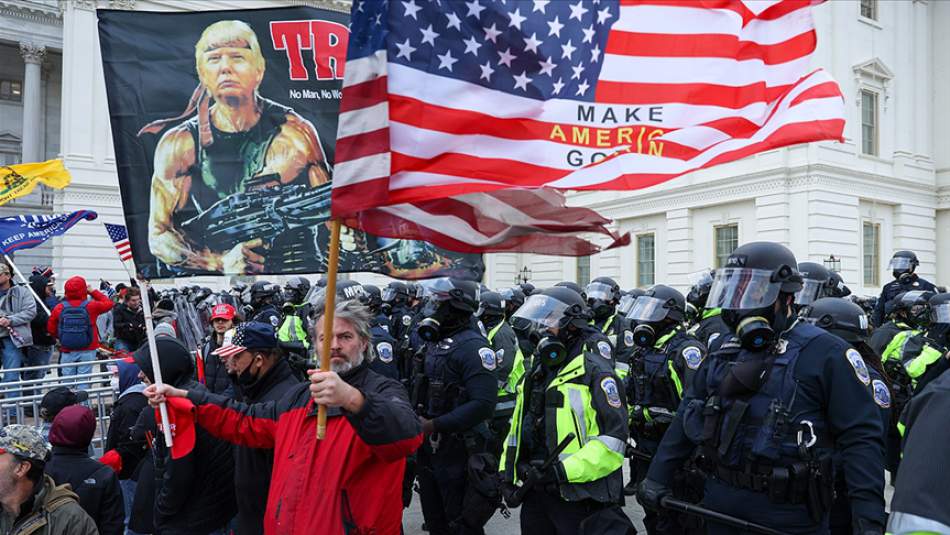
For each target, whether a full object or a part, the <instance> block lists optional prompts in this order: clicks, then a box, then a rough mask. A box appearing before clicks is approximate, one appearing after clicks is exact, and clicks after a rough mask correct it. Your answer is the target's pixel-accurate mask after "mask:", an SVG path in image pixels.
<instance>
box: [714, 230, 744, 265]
mask: <svg viewBox="0 0 950 535" xmlns="http://www.w3.org/2000/svg"><path fill="white" fill-rule="evenodd" d="M715 235H716V267H717V268H721V267H723V266H725V265H726V260H727V259H728V258H729V255H731V254H732V252H733V251H735V250H736V247H739V225H738V224H737V223H733V224H732V225H722V226H719V227H716V228H715Z"/></svg>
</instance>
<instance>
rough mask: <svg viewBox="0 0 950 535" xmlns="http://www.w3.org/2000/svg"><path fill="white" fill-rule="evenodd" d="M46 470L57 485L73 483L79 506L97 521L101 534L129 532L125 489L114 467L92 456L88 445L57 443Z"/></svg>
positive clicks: (114, 534) (112, 534)
mask: <svg viewBox="0 0 950 535" xmlns="http://www.w3.org/2000/svg"><path fill="white" fill-rule="evenodd" d="M45 470H46V473H47V474H48V475H49V476H50V477H52V478H53V481H55V482H56V484H57V485H63V484H66V483H69V485H70V486H71V487H72V490H73V492H75V493H76V494H77V495H78V496H79V505H80V506H82V508H83V510H84V511H86V513H87V514H88V515H89V516H90V517H92V519H93V521H95V523H96V527H97V528H99V533H100V535H122V534H123V533H125V505H124V502H123V500H122V489H121V487H119V478H118V477H117V476H116V474H115V472H113V471H112V469H111V468H109V467H108V466H106V465H104V464H102V463H100V462H98V461H95V460H93V459H90V458H89V457H88V456H87V455H86V449H85V448H83V449H77V448H67V447H65V446H54V447H53V455H52V458H51V459H50V461H49V462H48V463H46V469H45Z"/></svg>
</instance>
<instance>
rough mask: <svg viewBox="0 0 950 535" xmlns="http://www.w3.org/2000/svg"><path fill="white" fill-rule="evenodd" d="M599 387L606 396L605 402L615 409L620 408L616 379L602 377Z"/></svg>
mask: <svg viewBox="0 0 950 535" xmlns="http://www.w3.org/2000/svg"><path fill="white" fill-rule="evenodd" d="M600 389H601V390H603V391H604V395H605V396H607V404H608V405H610V406H611V407H613V408H615V409H619V408H620V389H619V387H617V380H616V379H614V378H613V377H604V378H603V379H601V380H600Z"/></svg>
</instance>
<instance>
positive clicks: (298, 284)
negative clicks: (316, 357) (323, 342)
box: [277, 275, 310, 349]
mask: <svg viewBox="0 0 950 535" xmlns="http://www.w3.org/2000/svg"><path fill="white" fill-rule="evenodd" d="M309 292H310V281H309V280H307V279H306V278H304V277H301V276H299V275H295V276H293V277H290V278H289V279H287V282H286V283H284V304H283V306H281V312H283V314H284V319H283V321H282V322H281V324H280V329H278V330H277V339H278V340H280V341H281V342H284V343H285V344H287V343H289V344H296V343H299V344H302V345H303V347H304V349H308V348H309V347H310V336H309V335H308V334H307V333H309V332H310V328H309V322H310V303H307V302H306V297H307V294H308V293H309Z"/></svg>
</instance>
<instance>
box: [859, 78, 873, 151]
mask: <svg viewBox="0 0 950 535" xmlns="http://www.w3.org/2000/svg"><path fill="white" fill-rule="evenodd" d="M861 152H862V153H864V154H869V155H871V156H877V93H875V92H874V91H868V90H866V89H862V90H861Z"/></svg>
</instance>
